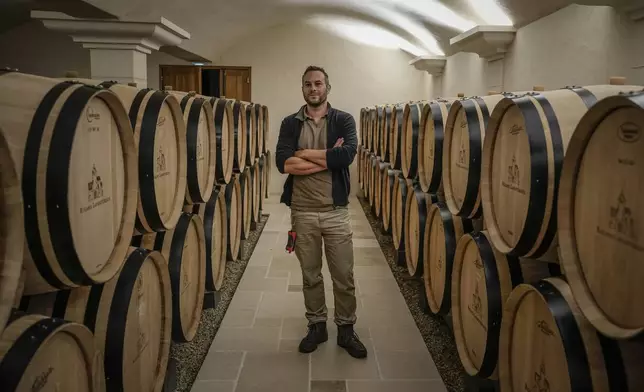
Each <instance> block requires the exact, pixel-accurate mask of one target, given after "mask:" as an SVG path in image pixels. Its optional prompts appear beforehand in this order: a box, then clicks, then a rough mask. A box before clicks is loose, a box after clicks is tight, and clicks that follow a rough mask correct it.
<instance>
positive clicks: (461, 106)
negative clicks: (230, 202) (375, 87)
mask: <svg viewBox="0 0 644 392" xmlns="http://www.w3.org/2000/svg"><path fill="white" fill-rule="evenodd" d="M459 95H460V96H459V97H454V98H439V99H435V100H432V101H419V102H408V103H400V104H392V105H381V106H375V107H369V108H364V109H362V111H361V118H360V124H361V143H360V148H359V154H358V162H359V170H358V172H359V173H360V174H359V182H360V184H361V189H362V190H363V193H364V195H365V197H366V199H367V200H368V202H369V203H370V205H371V207H372V212H373V213H374V214H375V215H376V216H377V217H379V218H380V222H381V223H382V230H383V231H384V232H386V233H390V234H391V235H392V239H393V244H394V247H395V248H396V250H397V257H398V262H399V265H402V266H406V267H407V270H408V271H409V274H410V275H412V276H414V277H417V278H419V279H422V281H423V283H424V284H423V287H424V291H425V293H424V296H423V298H426V303H427V308H428V311H429V312H430V313H432V314H434V315H441V316H445V317H448V318H451V320H452V323H453V332H454V336H455V340H456V344H457V347H458V352H459V356H460V359H461V362H462V364H463V367H464V369H465V371H466V372H467V373H468V374H470V375H472V376H474V377H478V378H480V379H492V380H498V381H499V382H500V385H501V389H502V390H503V391H545V390H548V391H550V390H552V391H555V390H556V391H565V390H573V391H582V390H583V391H609V390H611V391H628V390H630V391H641V390H643V389H644V375H642V372H641V371H640V372H638V369H640V368H641V366H643V365H644V343H643V342H642V341H643V340H644V339H643V338H642V331H643V330H644V312H642V311H641V304H640V301H639V299H640V298H642V297H643V296H644V285H642V284H641V281H642V279H644V263H643V261H644V230H642V226H641V224H640V223H641V222H644V205H642V203H640V202H638V201H637V200H638V197H639V196H637V195H638V194H639V191H641V190H642V187H643V186H644V174H643V173H644V171H643V170H642V165H644V162H643V161H642V160H643V159H644V138H642V137H641V136H642V132H644V89H643V87H642V86H629V85H626V84H625V80H624V78H617V77H615V78H611V79H610V83H609V84H606V85H593V86H586V87H565V88H561V89H556V90H548V91H544V89H543V88H540V87H538V86H536V87H535V88H534V89H533V90H532V91H524V92H510V93H497V92H493V91H490V92H489V95H486V96H482V97H479V96H473V97H464V96H462V95H461V94H459Z"/></svg>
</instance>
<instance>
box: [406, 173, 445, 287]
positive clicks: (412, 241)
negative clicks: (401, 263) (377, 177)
mask: <svg viewBox="0 0 644 392" xmlns="http://www.w3.org/2000/svg"><path fill="white" fill-rule="evenodd" d="M436 202H438V199H437V198H436V196H435V195H430V194H427V193H425V192H423V191H422V189H420V185H419V184H414V185H413V186H412V188H411V190H410V193H409V194H408V195H407V200H406V203H405V231H404V233H403V235H404V236H405V250H406V252H405V261H406V262H407V272H408V273H409V275H410V276H413V277H419V276H423V260H422V259H421V258H422V257H423V255H424V254H425V251H424V248H425V245H426V244H425V230H426V229H427V225H426V221H427V210H428V209H429V208H430V207H431V205H432V204H434V203H436Z"/></svg>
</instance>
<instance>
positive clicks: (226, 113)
mask: <svg viewBox="0 0 644 392" xmlns="http://www.w3.org/2000/svg"><path fill="white" fill-rule="evenodd" d="M210 104H211V105H212V107H213V118H214V124H215V135H216V143H217V166H216V170H217V171H216V172H217V174H216V177H217V181H218V182H223V183H225V184H228V182H230V179H231V177H232V175H233V161H234V158H235V136H234V133H233V130H234V127H235V124H234V118H233V117H234V116H233V104H232V102H231V101H229V100H226V99H222V98H210Z"/></svg>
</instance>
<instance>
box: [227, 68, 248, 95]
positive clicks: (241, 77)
mask: <svg viewBox="0 0 644 392" xmlns="http://www.w3.org/2000/svg"><path fill="white" fill-rule="evenodd" d="M223 79H224V80H223V82H224V83H223V85H224V90H223V94H222V95H224V96H225V97H226V98H233V99H239V100H242V101H247V102H250V69H249V68H240V69H231V68H225V69H224V72H223Z"/></svg>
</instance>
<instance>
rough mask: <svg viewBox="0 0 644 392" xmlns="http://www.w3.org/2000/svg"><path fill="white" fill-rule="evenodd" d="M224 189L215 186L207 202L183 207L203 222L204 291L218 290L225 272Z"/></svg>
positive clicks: (225, 215)
mask: <svg viewBox="0 0 644 392" xmlns="http://www.w3.org/2000/svg"><path fill="white" fill-rule="evenodd" d="M225 190H226V188H225V187H223V186H221V185H218V186H215V189H214V190H213V192H212V195H211V196H210V200H208V203H205V204H195V205H192V206H186V207H185V208H184V211H185V212H192V213H193V214H197V215H199V218H201V221H202V222H203V228H204V237H205V249H206V281H205V284H206V291H219V290H220V289H221V285H222V284H223V282H224V274H225V273H226V244H227V243H228V226H227V225H228V217H227V213H226V197H225V195H224V193H225Z"/></svg>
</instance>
